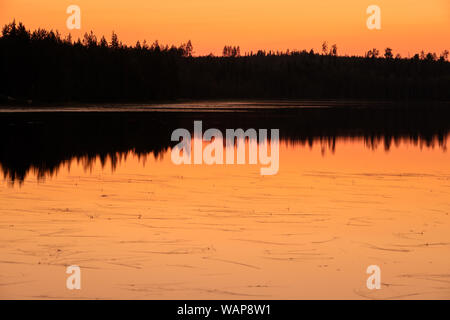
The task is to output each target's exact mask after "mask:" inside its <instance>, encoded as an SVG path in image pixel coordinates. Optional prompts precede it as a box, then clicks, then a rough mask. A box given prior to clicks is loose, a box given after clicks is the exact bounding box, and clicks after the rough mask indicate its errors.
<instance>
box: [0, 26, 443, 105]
mask: <svg viewBox="0 0 450 320" xmlns="http://www.w3.org/2000/svg"><path fill="white" fill-rule="evenodd" d="M193 52H194V48H193V46H192V43H191V42H190V41H188V42H186V43H184V44H182V45H180V46H166V45H161V44H159V43H158V42H157V41H155V42H154V43H152V44H147V43H146V42H145V41H144V42H142V43H140V42H139V41H138V42H137V43H136V45H135V46H127V45H124V44H122V43H121V41H120V40H119V38H118V36H117V35H116V34H115V33H114V32H113V33H112V37H111V40H109V41H107V40H106V38H105V37H101V38H100V39H98V38H97V36H96V35H95V34H93V33H92V32H90V33H86V34H85V35H84V37H83V39H78V40H76V41H74V40H73V39H72V38H71V36H70V35H69V36H67V37H66V38H62V36H61V35H60V34H59V33H58V32H57V31H55V32H54V31H47V30H43V29H38V30H35V31H33V32H31V31H29V30H27V29H26V28H25V26H24V25H23V24H22V23H18V24H17V23H16V22H12V23H10V24H7V25H5V26H4V27H3V29H2V35H1V37H0V74H1V75H2V77H0V102H2V103H4V104H14V103H20V104H27V103H28V104H40V103H44V104H45V103H52V102H74V101H76V102H152V101H163V100H175V99H367V100H368V99H374V100H402V101H416V100H440V101H448V100H449V99H450V90H449V88H450V62H448V52H447V51H445V52H443V53H442V54H440V55H437V54H435V53H425V52H421V53H418V54H416V55H414V56H413V57H411V58H401V57H400V56H399V55H394V52H393V50H392V49H391V48H386V49H385V50H384V54H380V52H379V50H378V49H371V50H369V51H368V52H367V54H366V55H365V56H364V57H360V56H352V57H348V56H339V55H338V47H337V46H336V45H332V46H330V47H328V44H327V43H326V42H324V43H323V45H322V52H320V53H318V52H314V51H313V50H310V51H306V50H303V51H284V52H272V51H269V52H266V51H262V50H261V51H258V52H255V53H254V52H250V53H245V54H241V51H240V48H239V47H238V46H228V45H227V46H225V47H224V50H223V55H222V56H218V57H217V56H213V55H209V56H193Z"/></svg>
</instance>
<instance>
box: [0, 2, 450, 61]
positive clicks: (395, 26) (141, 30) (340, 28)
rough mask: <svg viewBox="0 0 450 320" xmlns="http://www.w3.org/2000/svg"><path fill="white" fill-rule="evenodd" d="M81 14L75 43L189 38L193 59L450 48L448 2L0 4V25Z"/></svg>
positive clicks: (46, 23) (58, 22) (60, 21)
mask: <svg viewBox="0 0 450 320" xmlns="http://www.w3.org/2000/svg"><path fill="white" fill-rule="evenodd" d="M70 4H76V5H78V6H80V8H81V15H82V25H81V30H80V31H76V32H73V31H72V34H73V35H75V36H81V35H82V34H84V32H87V31H90V30H93V31H94V32H95V33H96V34H97V35H99V34H105V35H106V36H107V38H108V39H109V38H110V35H111V31H112V30H115V31H116V33H118V35H119V38H120V39H121V40H122V41H124V42H125V43H128V44H134V43H135V42H136V40H139V39H140V40H142V39H147V41H148V42H152V41H153V40H155V39H158V40H159V41H160V42H162V43H168V44H172V43H173V44H180V43H181V42H185V41H187V40H188V39H191V40H192V42H193V44H194V49H195V54H197V55H201V54H208V53H210V52H213V53H215V54H220V53H221V51H222V48H223V46H224V45H225V44H233V45H240V46H241V51H250V50H254V51H255V50H257V49H267V50H269V49H272V50H277V49H279V50H285V49H287V48H290V49H310V48H314V49H316V50H318V49H319V48H320V47H321V43H322V42H323V41H324V40H327V41H328V42H329V43H337V45H338V48H339V53H340V54H363V53H364V52H366V51H367V50H368V49H370V48H372V47H377V48H379V49H382V48H385V47H387V46H390V47H392V48H394V51H395V52H400V53H401V54H402V55H408V53H411V54H412V53H414V52H418V51H420V50H422V49H424V50H426V51H436V52H438V53H440V52H442V51H443V50H444V49H450V41H449V39H450V1H449V0H426V1H424V0H341V1H335V0H320V1H319V0H317V1H304V0H165V1H154V0H128V1H111V0H95V1H92V0H70V1H66V0H40V1H36V0H0V23H1V24H2V25H3V24H5V23H8V22H10V21H11V20H12V19H14V18H15V19H16V20H17V21H22V22H24V23H25V25H26V26H27V27H28V28H31V29H34V28H37V27H44V28H53V29H58V30H59V31H60V32H61V33H63V34H66V33H68V32H69V30H68V29H67V28H66V19H67V17H68V15H67V14H66V8H67V7H68V6H69V5H70ZM371 4H376V5H378V6H380V7H381V13H382V29H381V30H378V31H369V30H368V29H367V27H366V19H367V17H368V15H367V14H366V8H367V7H368V6H369V5H371Z"/></svg>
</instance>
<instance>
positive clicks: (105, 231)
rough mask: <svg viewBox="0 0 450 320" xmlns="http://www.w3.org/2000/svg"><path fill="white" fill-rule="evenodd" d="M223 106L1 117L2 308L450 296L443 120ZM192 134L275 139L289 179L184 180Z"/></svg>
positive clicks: (202, 176) (211, 171)
mask: <svg viewBox="0 0 450 320" xmlns="http://www.w3.org/2000/svg"><path fill="white" fill-rule="evenodd" d="M229 104H231V105H232V106H233V107H232V108H231V109H234V110H231V111H232V112H230V109H227V108H224V110H220V108H216V109H214V110H213V112H212V110H210V109H208V108H207V106H206V107H205V104H200V107H199V104H193V106H192V105H190V106H187V107H186V110H180V109H183V107H181V108H175V109H176V110H169V111H167V110H164V108H163V107H155V106H151V107H149V108H148V109H149V110H142V108H137V109H133V110H130V109H127V110H125V109H121V110H110V109H108V110H101V109H98V110H89V109H83V108H81V109H76V110H75V109H70V110H63V109H61V110H46V112H42V111H43V110H32V111H30V110H25V111H26V112H18V110H6V109H5V110H3V111H4V112H2V113H1V116H0V124H1V129H0V130H1V131H0V133H1V135H2V140H1V149H0V166H1V172H2V173H3V178H2V180H0V181H1V183H0V228H1V232H0V240H1V241H0V246H1V249H0V271H1V272H0V298H2V299H5V298H12V299H17V298H19V299H24V298H31V299H42V298H43V299H46V298H56V299H67V298H70V299H72V298H73V299H77V298H79V299H83V298H85V299H98V298H100V299H193V298H194V299H347V298H350V299H379V298H383V299H393V298H396V299H435V298H438V299H439V298H440V299H445V298H448V297H449V296H450V258H449V257H450V255H449V254H450V232H449V231H450V227H449V226H450V216H449V213H450V202H449V195H450V167H449V163H450V155H449V152H448V151H447V147H446V143H447V140H448V138H449V132H450V131H449V126H450V124H449V123H448V118H447V116H448V113H449V111H447V110H448V108H442V107H426V108H425V107H423V106H422V107H408V108H406V107H391V106H387V107H386V106H383V107H372V106H367V105H365V106H360V105H358V104H355V105H351V104H349V106H347V107H345V106H340V105H335V104H333V105H328V104H323V103H322V104H320V103H316V104H315V105H310V104H308V103H302V104H299V103H284V104H280V103H274V104H275V105H278V106H279V108H274V106H273V105H272V103H265V104H264V103H251V104H252V105H254V106H256V107H250V108H246V107H245V106H242V105H244V104H242V105H241V104H236V103H234V104H233V103H229ZM259 104H261V105H262V107H261V108H260V107H258V105H259ZM220 105H223V103H222V104H220ZM241 106H242V108H241ZM280 106H281V107H280ZM205 108H206V109H207V110H204V109H205ZM144 109H145V108H144ZM156 109H158V110H156ZM222 109H223V108H222ZM94 111H95V112H94ZM194 120H202V121H203V122H204V128H205V129H206V128H213V127H215V128H219V129H225V128H240V127H241V128H244V129H246V128H256V129H258V128H268V129H271V128H279V129H280V145H279V171H278V173H277V174H276V175H273V176H262V175H261V174H260V167H261V166H260V165H259V164H258V165H250V164H243V165H205V164H204V165H175V164H174V163H173V162H172V161H171V150H172V147H173V146H174V143H173V142H171V141H170V133H171V132H172V130H173V129H174V128H187V129H189V130H190V129H192V127H193V121H194ZM226 148H230V147H229V146H228V147H227V146H225V145H224V149H226ZM225 152H226V150H224V153H225ZM70 265H77V266H79V267H80V268H81V286H82V288H81V290H68V289H67V288H66V279H67V277H68V274H66V267H67V266H70ZM371 265H377V266H379V267H380V269H381V289H380V290H369V289H368V288H367V286H366V281H367V278H368V277H369V276H370V274H367V273H366V270H367V268H368V267H369V266H371Z"/></svg>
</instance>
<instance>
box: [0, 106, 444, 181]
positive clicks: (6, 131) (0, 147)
mask: <svg viewBox="0 0 450 320" xmlns="http://www.w3.org/2000/svg"><path fill="white" fill-rule="evenodd" d="M449 116H450V111H448V108H442V107H432V106H427V107H426V108H423V107H422V108H393V109H392V108H356V107H354V108H312V109H307V108H302V109H293V110H291V109H283V110H265V111H261V110H259V111H258V112H250V111H247V112H233V113H229V112H215V113H211V112H204V113H203V112H184V113H173V112H168V113H164V112H142V113H140V112H106V113H102V112H96V113H85V112H73V113H71V112H64V113H58V112H53V113H52V112H48V113H45V114H42V113H22V114H20V113H2V114H1V115H0V134H1V141H0V167H1V170H2V173H3V176H4V178H5V179H7V180H9V181H11V182H12V183H13V184H14V183H15V182H19V183H22V182H23V181H24V179H25V178H26V177H27V175H28V174H29V173H30V172H32V173H33V174H36V175H37V177H38V178H44V177H46V176H47V177H48V176H53V175H55V174H56V173H57V172H58V169H59V168H60V167H61V166H62V165H67V164H68V163H70V162H71V161H74V160H75V161H77V162H82V163H83V164H84V166H85V167H86V168H87V169H88V168H90V167H91V166H92V163H93V162H94V161H95V160H96V159H99V160H100V163H101V164H102V165H104V164H105V163H106V162H110V163H111V164H112V168H113V169H114V168H115V167H116V166H117V164H118V163H119V162H120V160H121V159H124V158H126V157H127V155H129V154H133V155H136V156H137V157H140V158H142V159H145V158H146V157H155V158H160V157H163V156H164V153H166V152H167V151H168V150H169V148H171V147H172V146H173V145H174V144H175V143H173V142H171V141H170V136H171V133H172V131H173V130H175V129H176V128H186V129H189V130H192V129H193V121H194V120H202V121H203V123H204V125H203V127H204V128H205V129H207V128H218V129H219V130H222V131H223V132H224V131H225V129H227V128H243V129H244V130H245V129H247V128H256V129H258V128H267V129H271V128H279V129H280V140H281V143H284V144H286V145H290V146H297V145H306V146H309V147H312V146H314V145H316V144H319V145H321V146H322V148H323V150H324V151H323V153H324V155H325V154H326V152H325V151H326V150H329V151H330V152H331V153H332V152H334V151H335V149H336V141H337V140H339V139H341V140H342V139H349V140H352V139H353V140H354V139H359V140H362V141H364V145H365V146H366V147H367V148H370V149H378V148H383V149H384V150H387V151H388V150H390V149H391V148H392V146H396V145H398V144H399V143H409V144H411V145H414V146H419V147H421V148H435V147H438V148H440V149H442V150H443V151H445V150H446V140H447V136H448V133H449V129H450V124H449V122H448V121H447V119H448V118H449Z"/></svg>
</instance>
